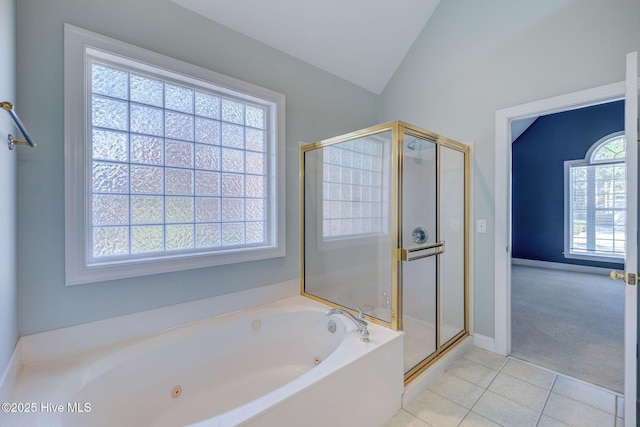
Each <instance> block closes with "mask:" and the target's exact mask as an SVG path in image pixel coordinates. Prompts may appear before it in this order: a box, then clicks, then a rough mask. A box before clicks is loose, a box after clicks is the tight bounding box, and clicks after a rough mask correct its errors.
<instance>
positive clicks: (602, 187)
mask: <svg viewBox="0 0 640 427" xmlns="http://www.w3.org/2000/svg"><path fill="white" fill-rule="evenodd" d="M624 160H625V140H624V133H623V132H616V133H614V134H611V135H607V136H606V137H604V138H602V139H600V140H599V141H597V142H596V143H595V144H593V145H592V146H591V148H590V149H589V151H588V152H587V155H586V156H585V158H584V159H582V160H571V161H567V162H565V182H566V184H567V185H566V189H567V196H568V197H566V202H565V217H566V227H565V253H564V255H565V257H566V258H584V259H591V260H601V261H607V260H608V261H614V260H613V259H612V258H623V257H624V252H625V228H626V179H625V173H626V169H625V163H624ZM615 261H618V260H615Z"/></svg>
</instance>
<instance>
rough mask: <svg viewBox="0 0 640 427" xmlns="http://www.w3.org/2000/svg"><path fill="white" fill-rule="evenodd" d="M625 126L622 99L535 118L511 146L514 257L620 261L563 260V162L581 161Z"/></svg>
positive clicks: (576, 262) (602, 265)
mask: <svg viewBox="0 0 640 427" xmlns="http://www.w3.org/2000/svg"><path fill="white" fill-rule="evenodd" d="M622 130H624V101H617V102H612V103H608V104H603V105H597V106H593V107H588V108H582V109H579V110H574V111H567V112H563V113H557V114H550V115H548V116H543V117H540V118H538V119H537V120H536V121H535V122H533V124H532V125H531V126H530V127H529V128H528V129H527V130H526V131H525V132H524V133H523V134H522V135H520V137H519V138H518V139H516V140H515V141H514V142H513V146H512V168H513V170H512V172H513V175H512V177H513V178H512V179H513V185H512V189H513V190H512V191H513V194H512V197H513V198H512V200H513V220H512V256H513V258H522V259H530V260H539V261H551V262H558V263H565V264H579V265H590V266H596V267H606V268H622V264H617V263H605V262H593V261H583V260H578V259H572V258H565V257H564V255H563V254H562V253H563V251H564V194H565V189H564V161H565V160H577V159H584V157H585V155H586V153H587V151H588V150H589V148H590V147H591V146H592V145H593V143H595V142H596V141H598V140H599V139H600V138H602V137H604V136H606V135H609V134H611V133H614V132H618V131H622Z"/></svg>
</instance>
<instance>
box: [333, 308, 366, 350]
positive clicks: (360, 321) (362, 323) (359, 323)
mask: <svg viewBox="0 0 640 427" xmlns="http://www.w3.org/2000/svg"><path fill="white" fill-rule="evenodd" d="M324 314H325V316H331V315H332V314H342V315H344V316H347V317H348V318H349V319H351V320H352V321H353V323H355V325H356V328H357V329H358V332H359V333H360V341H363V342H368V341H369V331H368V330H367V325H368V323H367V321H366V320H364V314H363V313H362V310H360V309H358V317H356V316H354V315H353V314H351V313H349V312H348V311H346V310H343V309H341V308H331V309H329V310H327V311H325V312H324Z"/></svg>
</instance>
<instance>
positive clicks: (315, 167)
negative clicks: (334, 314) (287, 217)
mask: <svg viewBox="0 0 640 427" xmlns="http://www.w3.org/2000/svg"><path fill="white" fill-rule="evenodd" d="M391 142H392V132H391V131H390V130H387V131H385V132H379V133H374V134H370V135H366V136H362V137H357V138H354V139H350V140H346V141H342V142H336V143H329V144H326V145H323V146H320V147H319V148H317V149H313V150H310V151H306V152H304V154H303V156H304V157H303V161H304V169H303V170H304V193H303V194H304V197H303V198H304V200H303V203H304V228H303V230H304V237H303V239H304V242H303V244H304V262H303V265H302V268H303V272H304V291H305V292H306V293H307V294H309V295H313V296H315V297H317V298H320V299H324V300H327V301H330V302H332V303H334V304H337V305H340V306H343V307H347V308H351V309H358V308H359V309H361V310H362V311H363V312H364V313H365V314H367V315H369V316H371V317H375V318H377V319H379V320H381V321H383V322H387V323H390V322H391V313H392V306H391V299H392V284H393V280H392V274H393V272H392V263H391V254H392V252H391V248H392V230H393V224H392V215H391V213H392V206H391V193H392V192H391V185H392V179H391V151H392V150H391V147H392V144H391Z"/></svg>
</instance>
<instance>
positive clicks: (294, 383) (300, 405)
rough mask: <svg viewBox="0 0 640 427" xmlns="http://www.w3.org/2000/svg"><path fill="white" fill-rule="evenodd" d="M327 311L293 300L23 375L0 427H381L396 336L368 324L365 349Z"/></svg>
mask: <svg viewBox="0 0 640 427" xmlns="http://www.w3.org/2000/svg"><path fill="white" fill-rule="evenodd" d="M327 309H328V307H327V306H325V305H323V304H319V303H317V302H315V301H312V300H310V299H307V298H304V297H293V298H288V299H285V300H281V301H278V302H276V303H271V304H267V305H263V306H259V307H257V308H255V309H251V310H244V311H240V312H236V313H232V314H228V315H225V316H221V317H217V318H213V319H208V320H204V321H200V322H196V323H192V324H189V325H185V326H181V327H178V328H174V329H170V330H167V331H164V332H161V333H158V334H153V335H150V336H147V337H144V338H141V339H136V340H130V341H127V342H121V343H118V344H115V345H111V346H107V347H103V348H100V349H96V350H91V351H87V352H82V353H77V354H74V355H70V356H65V357H61V358H58V359H53V360H50V361H46V362H41V363H35V364H32V365H27V366H25V367H23V368H22V371H21V373H20V376H19V378H18V382H17V386H16V390H15V391H14V393H13V396H12V402H13V403H15V404H22V405H23V407H22V408H21V409H22V411H21V412H22V413H7V414H5V420H4V424H3V426H6V427H13V426H27V425H29V426H31V425H34V426H39V425H42V426H47V427H53V426H65V427H67V426H69V427H76V426H83V427H85V426H87V427H88V426H115V425H119V426H157V427H164V426H184V425H189V426H192V427H213V426H216V427H217V426H224V427H227V426H236V425H243V426H245V425H246V426H298V425H305V426H316V425H317V426H326V425H332V426H342V425H344V426H347V425H348V426H376V425H382V424H383V423H384V422H385V421H387V420H388V419H389V418H391V416H392V415H393V414H394V413H395V412H396V411H397V410H398V409H399V408H400V402H401V397H402V392H403V368H402V334H401V333H399V332H394V331H391V330H389V329H387V328H384V327H381V326H379V325H375V324H371V322H370V323H369V332H370V341H369V342H368V343H364V342H361V341H360V336H359V334H358V332H357V331H356V330H355V325H354V324H353V322H352V321H351V320H349V319H347V318H346V317H344V316H341V315H332V316H329V317H327V316H325V315H324V311H325V310H327ZM330 321H333V322H335V326H336V327H335V332H331V331H330V330H329V329H333V328H330V327H329V322H330ZM24 405H30V408H29V409H33V410H31V411H30V412H24V410H25V406H24Z"/></svg>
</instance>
